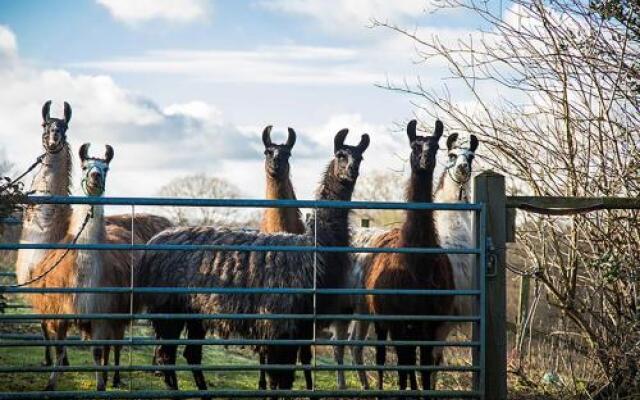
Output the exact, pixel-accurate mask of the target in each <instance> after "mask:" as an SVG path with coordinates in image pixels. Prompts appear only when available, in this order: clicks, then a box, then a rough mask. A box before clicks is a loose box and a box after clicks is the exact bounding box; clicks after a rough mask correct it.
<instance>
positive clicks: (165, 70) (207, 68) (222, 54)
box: [70, 45, 385, 85]
mask: <svg viewBox="0 0 640 400" xmlns="http://www.w3.org/2000/svg"><path fill="white" fill-rule="evenodd" d="M361 56H362V54H361V52H359V51H357V50H353V49H348V48H339V47H336V48H334V47H308V46H290V45H285V46H269V47H259V48H256V49H254V50H245V51H240V50H215V49H214V50H199V51H195V50H156V51H149V52H146V53H145V54H143V55H141V56H137V57H129V58H119V59H118V58H117V59H112V60H99V61H88V62H76V63H72V64H70V66H71V67H75V68H90V69H97V70H102V71H110V72H136V73H161V74H173V75H184V76H188V77H189V78H190V79H200V80H206V81H209V82H227V83H228V82H242V83H269V84H312V85H324V84H363V83H364V84H372V83H374V82H376V81H381V80H384V78H385V75H384V74H383V73H380V72H373V71H372V69H371V68H370V66H369V65H366V63H363V62H362V60H361Z"/></svg>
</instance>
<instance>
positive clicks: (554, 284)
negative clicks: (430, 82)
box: [374, 0, 640, 398]
mask: <svg viewBox="0 0 640 400" xmlns="http://www.w3.org/2000/svg"><path fill="white" fill-rule="evenodd" d="M594 3H595V2H594ZM614 3H615V4H617V6H613V5H612V4H614ZM438 4H439V6H440V7H441V8H456V9H457V11H459V12H463V13H464V12H466V13H470V14H472V15H474V16H475V17H479V18H480V19H481V20H482V21H483V26H485V29H484V31H478V32H477V33H474V34H470V35H468V36H466V37H460V38H458V39H457V40H456V41H443V40H440V39H439V37H437V36H435V35H434V36H431V37H424V36H421V35H420V33H419V31H416V30H414V29H411V30H409V29H405V28H403V27H399V26H396V25H393V24H391V23H388V22H380V21H375V22H374V25H375V26H377V27H384V28H388V29H390V30H392V31H394V32H396V33H399V34H400V35H403V36H404V37H406V38H408V39H409V40H410V41H412V42H413V43H414V45H415V47H416V55H417V57H418V60H417V61H419V62H421V63H424V64H426V65H430V62H434V63H438V64H439V65H441V63H443V62H444V63H445V64H446V66H447V67H448V70H449V71H450V76H447V78H449V79H448V80H446V82H447V84H445V85H444V87H443V88H440V89H437V88H432V87H428V86H426V85H425V84H424V81H423V80H421V79H420V78H418V79H416V81H415V83H411V82H408V81H405V82H403V83H401V84H394V83H393V82H391V83H389V84H388V85H386V86H385V87H386V88H387V89H390V90H395V91H399V92H401V93H405V94H410V95H412V96H416V97H417V99H416V101H415V103H416V104H418V105H419V110H418V113H425V114H427V115H430V116H431V117H434V118H435V117H439V118H441V119H442V120H443V121H445V124H446V125H447V126H448V127H449V128H450V129H452V130H459V131H466V132H468V133H473V134H476V135H478V136H479V137H480V138H481V139H482V141H483V147H482V148H483V153H484V156H485V157H483V160H482V161H483V163H484V164H485V165H488V166H489V167H491V168H493V169H495V170H498V171H499V172H501V173H503V174H505V175H506V176H507V178H508V179H509V186H510V187H511V188H512V189H516V190H518V191H520V192H522V193H524V194H530V195H536V196H624V197H637V196H638V195H639V194H640V175H639V172H638V171H639V167H640V151H639V144H640V94H639V90H638V87H639V86H638V82H640V79H639V77H640V75H639V71H640V69H639V63H638V60H639V59H640V43H639V36H638V35H637V33H638V32H637V21H638V20H637V6H636V5H635V4H637V3H633V5H632V2H630V1H629V2H626V1H623V0H622V1H616V2H612V3H608V8H605V9H598V8H597V7H595V5H594V4H591V5H590V4H589V3H588V2H584V1H581V0H514V1H510V2H508V3H506V6H507V7H506V9H505V10H499V9H493V10H492V9H490V8H489V5H492V4H494V3H489V2H486V1H476V0H441V1H439V2H438ZM634 13H635V14H634ZM519 215H520V219H519V223H520V225H519V226H520V229H519V232H518V242H519V246H518V248H517V249H518V250H517V251H519V252H520V253H521V255H522V257H523V258H524V259H526V260H527V262H526V263H525V265H526V266H527V268H526V269H525V270H523V271H519V272H520V273H528V274H532V275H534V276H535V277H536V279H537V282H539V283H540V284H541V285H542V287H543V288H544V292H543V293H544V294H545V295H546V297H547V301H548V303H549V304H550V305H551V306H552V307H554V308H555V309H556V310H557V311H558V313H557V315H558V316H559V317H558V320H556V321H545V326H547V327H551V328H552V329H554V331H553V332H551V331H549V333H550V334H552V335H556V336H559V337H563V338H565V339H570V340H572V341H574V342H578V344H579V345H580V346H582V347H584V348H585V349H587V350H586V351H587V352H586V357H587V359H586V360H583V363H585V364H588V365H595V366H597V367H598V370H597V371H596V372H598V373H599V376H598V377H597V378H599V380H597V381H596V382H593V381H592V380H591V377H590V378H589V379H585V377H580V376H576V375H575V373H574V372H575V371H574V369H573V366H572V365H571V364H570V362H569V366H568V367H567V368H566V369H565V370H564V372H566V374H565V375H564V376H562V379H563V382H570V383H572V385H568V386H569V387H570V388H571V389H572V390H573V391H574V392H575V393H576V394H581V395H584V392H585V391H587V392H589V395H590V396H593V397H599V398H613V397H614V396H623V395H630V394H633V393H638V387H639V386H640V385H639V382H638V380H639V379H640V377H639V373H638V371H639V368H640V365H639V363H640V323H639V319H640V297H639V294H640V292H639V291H638V289H639V286H640V274H638V268H639V266H640V214H639V213H638V211H637V210H628V211H601V212H595V213H589V214H583V215H575V216H571V217H563V218H556V217H543V216H540V215H535V214H527V213H523V212H521V213H519ZM556 328H557V329H556ZM514 369H515V371H514V372H516V373H517V374H518V376H519V377H520V378H522V381H523V382H528V383H530V382H534V381H537V382H539V381H541V380H542V376H534V375H535V374H533V373H532V372H531V371H527V370H526V365H523V364H520V365H515V366H514ZM549 369H557V365H555V366H553V365H549ZM590 369H591V370H592V371H593V370H594V368H590ZM585 381H586V383H585ZM596 384H600V385H599V386H598V385H596Z"/></svg>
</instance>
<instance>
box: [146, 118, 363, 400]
mask: <svg viewBox="0 0 640 400" xmlns="http://www.w3.org/2000/svg"><path fill="white" fill-rule="evenodd" d="M346 136H347V130H346V129H344V130H342V131H340V132H338V134H337V135H336V137H335V139H334V157H333V158H332V160H331V161H330V162H329V165H328V166H327V169H326V171H325V173H324V176H323V178H322V182H321V183H320V186H319V188H318V191H317V195H316V197H317V198H318V199H319V200H342V201H348V200H350V199H351V195H352V193H353V189H354V186H355V183H356V180H357V178H358V174H359V167H360V162H361V161H362V154H363V153H364V151H365V150H366V149H367V147H368V146H369V136H368V135H366V134H365V135H362V139H361V141H360V144H358V145H357V146H348V145H345V144H344V140H345V138H346ZM348 217H349V210H348V209H344V208H335V209H330V208H320V209H318V211H317V213H316V215H315V216H314V217H312V218H310V219H309V221H308V222H307V227H306V231H305V233H304V234H298V235H296V234H283V233H279V234H265V233H259V232H248V231H232V230H226V229H216V228H213V227H190V228H176V229H169V230H167V231H165V232H162V233H160V234H158V235H157V236H156V237H154V238H153V239H152V240H151V241H150V242H149V243H150V244H184V243H189V244H205V243H206V244H224V245H273V246H275V245H277V246H283V245H286V246H309V247H311V246H314V244H315V243H316V240H317V244H318V245H319V246H348V244H349V226H348V224H349V221H348ZM350 262H351V260H350V258H349V256H348V255H347V254H345V253H336V252H326V253H318V254H317V255H314V254H313V252H280V251H266V252H264V251H172V252H167V251H146V252H145V253H144V255H143V257H142V259H141V261H140V264H139V268H137V269H136V281H135V285H136V286H142V287H176V286H177V287H192V288H193V287H206V288H312V287H313V286H314V275H315V282H316V285H317V287H318V288H342V287H344V282H345V279H346V277H345V275H346V274H347V273H348V270H349V268H350ZM140 296H141V304H142V305H144V306H146V308H147V311H148V312H150V313H204V314H263V315H264V314H267V315H268V314H310V313H313V310H314V308H313V297H312V296H311V295H309V294H277V293H260V294H227V293H215V294H196V295H193V294H184V295H175V294H171V295H168V294H155V295H153V296H152V295H145V294H141V295H140ZM342 307H343V303H340V301H339V298H338V296H330V295H318V296H317V302H316V311H317V314H319V315H322V314H344V313H350V312H352V310H344V309H342ZM189 321H192V320H189ZM189 321H187V322H186V324H187V331H188V337H189V338H192V339H198V338H203V337H204V335H205V332H204V331H203V330H201V327H202V323H203V322H202V321H195V322H196V324H191V325H190V322H189ZM184 323H185V322H184V320H172V321H162V320H154V321H153V326H154V329H155V331H156V335H157V336H158V337H160V338H162V339H175V338H177V337H179V335H180V333H181V331H182V329H183V327H184ZM206 327H207V328H208V329H212V330H213V331H214V332H215V333H217V334H218V335H219V336H220V337H222V338H228V337H244V338H251V339H304V338H311V337H312V335H313V325H312V323H311V321H309V320H296V319H269V320H265V319H258V320H253V319H234V320H229V319H214V320H207V322H206ZM192 328H194V329H195V332H194V331H192V330H191V329H192ZM198 330H200V331H198ZM265 354H266V363H267V364H287V365H292V364H295V362H296V358H297V357H296V356H297V349H296V347H295V346H286V345H270V346H265ZM184 355H185V358H186V359H187V361H188V362H189V363H190V364H200V363H201V359H202V349H201V346H189V345H188V346H186V348H185V352H184ZM175 361H176V346H171V345H162V346H160V351H159V362H161V363H163V364H171V365H173V364H175ZM164 374H165V383H166V384H167V386H168V387H169V388H171V389H177V388H178V382H177V379H176V374H175V372H174V371H168V370H167V371H164ZM194 377H195V379H196V384H197V386H198V388H199V389H206V387H207V386H206V382H205V381H204V377H203V376H202V371H194ZM267 377H268V378H269V386H270V388H271V389H290V388H291V387H292V385H293V380H294V377H295V374H294V370H293V369H291V370H288V369H287V370H269V371H268V373H267Z"/></svg>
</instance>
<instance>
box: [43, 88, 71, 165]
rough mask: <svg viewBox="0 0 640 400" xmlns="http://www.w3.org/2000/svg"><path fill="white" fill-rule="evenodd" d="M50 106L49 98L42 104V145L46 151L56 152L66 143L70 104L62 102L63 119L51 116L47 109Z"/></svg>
mask: <svg viewBox="0 0 640 400" xmlns="http://www.w3.org/2000/svg"><path fill="white" fill-rule="evenodd" d="M50 108H51V100H49V101H47V102H46V103H44V105H43V106H42V127H43V128H44V132H43V133H42V146H43V147H44V149H45V150H46V151H47V153H57V152H59V151H60V150H62V148H63V147H64V146H65V145H67V128H68V126H69V121H70V120H71V106H70V105H69V103H67V102H66V101H65V102H64V119H59V118H51V117H50V116H49V109H50Z"/></svg>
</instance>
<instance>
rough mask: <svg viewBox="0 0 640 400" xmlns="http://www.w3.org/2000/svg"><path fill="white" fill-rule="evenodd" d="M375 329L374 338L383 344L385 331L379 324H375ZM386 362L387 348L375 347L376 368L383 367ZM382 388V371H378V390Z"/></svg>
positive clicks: (385, 337)
mask: <svg viewBox="0 0 640 400" xmlns="http://www.w3.org/2000/svg"><path fill="white" fill-rule="evenodd" d="M375 328H376V338H377V340H378V341H380V342H385V341H386V340H387V331H386V329H384V328H383V327H382V326H381V325H380V324H378V323H376V324H375ZM386 360H387V346H385V345H384V344H383V345H377V346H376V366H379V367H384V364H385V362H386ZM383 388H384V371H383V370H381V369H380V370H378V390H383Z"/></svg>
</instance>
